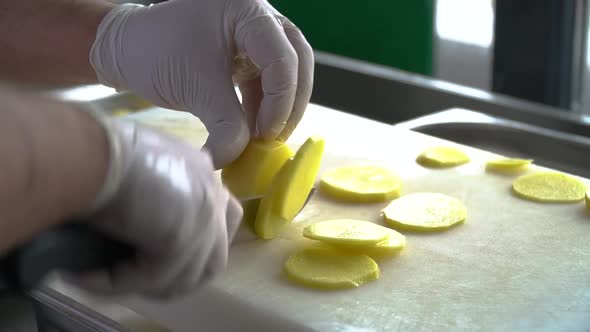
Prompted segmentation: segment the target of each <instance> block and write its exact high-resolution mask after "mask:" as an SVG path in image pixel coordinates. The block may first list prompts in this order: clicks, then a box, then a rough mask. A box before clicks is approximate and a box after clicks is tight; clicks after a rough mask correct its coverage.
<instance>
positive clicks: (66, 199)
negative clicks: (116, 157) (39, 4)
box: [0, 1, 109, 253]
mask: <svg viewBox="0 0 590 332" xmlns="http://www.w3.org/2000/svg"><path fill="white" fill-rule="evenodd" d="M25 2H26V1H25ZM0 53H1V52H0ZM0 102H1V104H0V253H1V252H3V251H5V250H6V249H8V248H9V247H11V246H14V245H16V244H19V243H21V242H22V241H24V240H26V239H27V238H28V237H30V236H32V235H34V234H35V233H37V232H39V231H42V230H43V229H46V228H47V227H50V226H52V225H55V224H57V223H59V222H61V221H64V219H66V218H68V217H71V216H73V215H75V214H76V213H79V212H80V211H83V210H84V209H85V208H87V207H88V206H90V205H91V204H92V202H93V200H94V198H95V197H96V195H97V193H98V191H99V190H100V188H101V186H102V184H103V181H104V178H105V177H106V170H107V168H108V159H109V148H108V142H107V139H106V137H105V133H104V131H103V129H102V127H101V126H100V125H99V124H97V122H96V121H95V120H94V119H93V118H92V117H91V116H89V115H88V114H86V113H84V112H81V111H80V110H78V109H77V108H76V107H75V106H73V105H69V104H64V103H61V102H59V101H56V100H52V99H46V98H41V97H39V96H36V95H25V94H22V93H19V92H16V91H13V90H9V89H7V88H3V87H0Z"/></svg>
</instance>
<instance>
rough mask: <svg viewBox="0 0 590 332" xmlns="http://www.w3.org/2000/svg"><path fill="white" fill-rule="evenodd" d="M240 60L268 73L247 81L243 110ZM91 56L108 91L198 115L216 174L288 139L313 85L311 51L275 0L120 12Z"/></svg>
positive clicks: (107, 21) (182, 0) (183, 3)
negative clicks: (268, 142) (266, 143)
mask: <svg viewBox="0 0 590 332" xmlns="http://www.w3.org/2000/svg"><path fill="white" fill-rule="evenodd" d="M238 55H240V56H247V57H248V58H249V59H250V60H251V61H252V62H253V63H254V64H255V65H256V66H257V67H258V68H259V69H260V76H259V77H257V78H254V79H251V80H249V81H244V80H241V81H238V83H239V86H240V90H241V93H242V102H243V106H244V107H243V109H242V105H240V101H239V100H238V97H237V96H236V94H235V90H234V85H233V81H232V75H233V74H234V73H235V71H234V68H235V64H234V61H235V60H236V57H237V56H238ZM90 59H91V63H92V66H93V67H94V69H95V71H96V74H97V77H98V79H99V81H100V82H101V83H102V84H105V85H108V86H111V87H114V88H116V89H128V90H130V91H132V92H134V93H136V94H138V95H140V96H142V97H144V98H146V99H147V100H150V101H151V102H153V103H155V104H156V105H159V106H162V107H165V108H171V109H176V110H183V111H189V112H192V113H193V114H195V115H196V116H197V117H198V118H199V119H200V120H201V121H202V122H203V123H204V124H205V126H206V127H207V129H208V131H209V134H210V136H209V138H208V140H207V142H206V144H205V148H207V149H208V150H209V151H211V153H212V156H213V160H214V165H215V167H216V168H221V167H223V166H224V165H226V164H228V163H230V162H232V161H233V160H234V159H236V158H237V157H238V156H239V155H240V153H241V152H242V151H243V149H244V148H245V146H246V144H247V143H248V141H249V139H250V136H251V135H256V136H260V137H261V138H264V139H274V138H279V139H282V140H286V139H287V138H288V136H289V135H290V134H291V132H292V131H293V130H294V129H295V127H296V126H297V124H298V123H299V121H300V119H301V117H302V116H303V113H304V111H305V108H306V106H307V104H308V102H309V99H310V96H311V92H312V85H313V66H314V59H313V52H312V49H311V47H310V46H309V44H308V43H307V41H306V40H305V38H304V36H303V35H302V33H301V32H300V30H299V29H297V27H295V25H294V24H293V23H291V22H290V21H289V20H288V19H287V18H285V17H284V16H283V15H281V14H280V13H279V12H278V11H276V10H275V9H274V8H273V7H272V6H271V5H270V4H269V3H268V2H267V1H266V0H170V1H167V2H164V3H160V4H156V5H151V6H148V7H144V6H139V5H129V4H127V5H121V6H119V7H116V8H115V9H113V10H111V12H109V14H107V15H106V16H105V18H104V19H103V21H102V23H101V24H100V26H99V28H98V33H97V37H96V41H95V43H94V45H93V47H92V51H91V54H90ZM244 111H245V112H244Z"/></svg>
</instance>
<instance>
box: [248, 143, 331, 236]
mask: <svg viewBox="0 0 590 332" xmlns="http://www.w3.org/2000/svg"><path fill="white" fill-rule="evenodd" d="M323 155H324V139H323V138H320V137H315V136H314V137H310V138H308V139H307V141H305V143H304V144H303V145H302V146H301V148H299V150H298V151H297V153H296V154H295V156H293V158H292V159H289V160H287V161H286V162H285V165H284V166H283V167H282V168H281V170H280V171H279V172H278V173H277V174H276V176H275V177H274V178H273V180H272V183H271V185H270V187H269V188H268V190H267V191H266V193H265V194H264V196H263V197H262V200H261V201H260V206H259V208H258V214H257V215H256V221H255V224H254V227H255V230H256V234H257V235H258V236H259V237H261V238H263V239H272V238H274V237H275V236H276V235H277V234H278V233H279V232H280V231H281V230H282V229H283V228H284V227H285V226H287V225H288V224H289V223H291V221H292V220H293V218H295V216H296V215H297V213H298V212H299V210H301V207H302V206H303V204H305V200H306V199H307V196H308V195H309V193H310V191H311V188H312V187H313V184H314V182H315V179H316V176H317V174H318V172H319V170H320V166H321V162H322V157H323Z"/></svg>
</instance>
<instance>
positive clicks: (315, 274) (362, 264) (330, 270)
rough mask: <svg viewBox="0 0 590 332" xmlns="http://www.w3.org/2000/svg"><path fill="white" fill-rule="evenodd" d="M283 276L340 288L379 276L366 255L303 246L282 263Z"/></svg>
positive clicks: (292, 279) (330, 287) (359, 283)
mask: <svg viewBox="0 0 590 332" xmlns="http://www.w3.org/2000/svg"><path fill="white" fill-rule="evenodd" d="M285 273H286V275H287V277H288V278H289V279H290V280H291V281H293V282H296V283H298V284H301V285H304V286H309V287H317V288H325V289H341V288H353V287H359V286H361V285H363V284H365V283H367V282H369V281H373V280H376V279H378V278H379V266H378V265H377V263H376V262H375V261H374V260H373V259H371V258H370V257H368V256H366V255H351V254H346V253H343V252H341V251H338V250H332V249H327V248H307V249H303V250H301V251H299V252H297V253H295V254H294V255H292V256H291V257H289V259H288V260H287V262H286V263H285Z"/></svg>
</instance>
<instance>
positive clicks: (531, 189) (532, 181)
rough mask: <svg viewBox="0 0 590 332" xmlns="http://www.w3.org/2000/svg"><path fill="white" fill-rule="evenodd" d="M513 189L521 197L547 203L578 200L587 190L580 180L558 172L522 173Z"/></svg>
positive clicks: (581, 198) (582, 197)
mask: <svg viewBox="0 0 590 332" xmlns="http://www.w3.org/2000/svg"><path fill="white" fill-rule="evenodd" d="M512 189H513V190H514V192H515V193H516V194H517V195H518V196H520V197H521V198H524V199H528V200H532V201H537V202H546V203H568V202H578V201H580V200H583V199H584V195H585V194H586V191H587V188H586V185H585V184H584V183H582V182H581V181H580V180H578V179H576V178H574V177H573V176H569V175H567V174H563V173H558V172H539V173H534V174H528V175H522V176H520V177H518V178H517V179H516V180H515V181H514V183H513V184H512Z"/></svg>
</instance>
